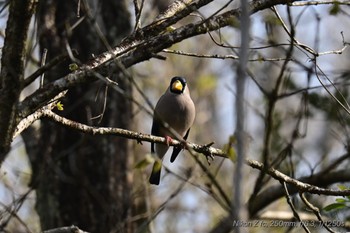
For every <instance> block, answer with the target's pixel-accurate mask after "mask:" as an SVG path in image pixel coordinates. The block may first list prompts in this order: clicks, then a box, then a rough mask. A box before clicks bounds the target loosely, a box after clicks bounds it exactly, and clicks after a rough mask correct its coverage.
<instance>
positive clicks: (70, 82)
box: [19, 0, 292, 118]
mask: <svg viewBox="0 0 350 233" xmlns="http://www.w3.org/2000/svg"><path fill="white" fill-rule="evenodd" d="M208 2H210V1H205V0H198V1H193V3H191V4H189V5H188V7H186V8H184V9H183V10H182V11H180V12H182V13H179V14H175V15H172V16H171V17H169V18H166V19H165V20H166V22H169V23H170V24H167V23H163V22H161V23H154V24H151V25H149V26H146V27H145V28H142V29H140V30H139V31H137V34H133V35H131V36H129V37H127V38H125V39H124V40H123V42H122V43H121V44H119V45H118V46H117V47H115V48H114V49H112V50H111V51H107V52H105V53H103V54H101V55H99V56H97V57H96V58H95V59H93V60H91V61H90V62H88V63H86V64H84V65H82V66H81V67H80V68H79V69H78V70H76V71H74V72H72V73H70V74H68V75H67V76H65V77H62V78H60V79H58V80H56V81H54V82H52V83H49V84H47V85H46V86H44V87H43V88H42V89H39V90H37V91H36V92H35V93H33V94H32V95H30V96H28V97H27V98H26V99H25V100H24V101H22V102H21V103H20V104H19V109H20V117H22V118H24V117H26V116H28V115H29V114H31V113H33V112H34V111H35V110H37V109H38V108H40V107H42V106H43V105H45V102H47V101H48V100H50V99H52V98H53V97H54V96H56V95H57V94H58V93H60V92H61V91H64V90H66V89H69V88H72V87H74V86H77V85H79V84H81V83H87V82H92V81H94V80H96V79H95V78H91V77H93V74H94V73H96V72H97V73H100V74H101V75H105V76H107V75H108V74H109V73H110V70H111V66H112V67H113V64H114V62H115V60H117V61H118V63H119V64H122V65H123V66H124V68H129V67H130V66H132V65H135V64H137V63H139V62H142V61H146V60H149V59H151V58H152V57H153V56H155V54H157V53H159V52H161V51H162V50H163V49H166V48H169V47H170V46H172V45H174V44H176V43H178V42H181V41H182V40H185V39H188V38H191V37H194V36H197V35H201V34H205V33H207V32H209V31H214V30H217V29H219V28H222V27H226V26H229V25H235V24H236V22H238V17H239V16H240V14H241V9H240V8H237V9H234V10H230V11H227V12H224V13H222V14H220V15H216V16H213V17H211V18H209V19H206V20H203V21H199V22H196V23H190V24H187V25H185V26H182V27H180V28H178V29H175V30H173V31H170V32H168V31H167V30H166V29H167V27H168V26H169V25H171V24H173V23H175V22H177V21H178V20H180V19H181V18H179V16H178V15H181V16H182V17H185V16H186V15H188V14H189V13H191V12H193V11H194V10H196V9H198V8H200V7H201V6H203V5H205V4H207V3H208ZM290 2H292V1H290V0H260V1H252V2H251V3H250V5H249V9H250V12H251V14H253V13H255V12H257V11H260V10H264V9H267V8H269V7H271V6H273V5H276V4H289V3H290ZM183 12H185V13H186V14H185V13H183ZM177 13H178V12H177ZM173 17H174V18H173ZM173 20H174V21H175V22H174V21H173ZM160 25H161V26H160ZM113 68H114V72H119V71H120V67H119V66H118V65H117V66H116V67H115V66H114V67H113Z"/></svg>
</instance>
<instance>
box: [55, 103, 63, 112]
mask: <svg viewBox="0 0 350 233" xmlns="http://www.w3.org/2000/svg"><path fill="white" fill-rule="evenodd" d="M56 108H57V110H58V111H63V110H64V109H63V104H62V103H61V101H58V102H57V104H56Z"/></svg>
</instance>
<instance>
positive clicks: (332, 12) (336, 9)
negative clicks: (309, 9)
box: [328, 2, 340, 15]
mask: <svg viewBox="0 0 350 233" xmlns="http://www.w3.org/2000/svg"><path fill="white" fill-rule="evenodd" d="M328 12H329V14H330V15H337V14H338V13H339V12H340V6H339V3H337V2H336V3H334V4H333V5H332V6H331V7H330V8H329V11H328Z"/></svg>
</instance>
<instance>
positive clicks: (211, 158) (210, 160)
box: [205, 152, 214, 165]
mask: <svg viewBox="0 0 350 233" xmlns="http://www.w3.org/2000/svg"><path fill="white" fill-rule="evenodd" d="M205 158H206V159H207V162H208V165H210V164H211V162H213V161H214V156H213V154H212V153H210V152H209V153H207V154H205Z"/></svg>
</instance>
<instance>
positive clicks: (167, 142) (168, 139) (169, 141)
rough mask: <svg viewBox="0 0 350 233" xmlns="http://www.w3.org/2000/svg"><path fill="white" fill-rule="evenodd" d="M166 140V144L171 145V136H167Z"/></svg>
mask: <svg viewBox="0 0 350 233" xmlns="http://www.w3.org/2000/svg"><path fill="white" fill-rule="evenodd" d="M165 140H166V145H167V146H168V147H169V146H170V143H171V142H172V141H173V139H172V138H171V137H170V136H165Z"/></svg>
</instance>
